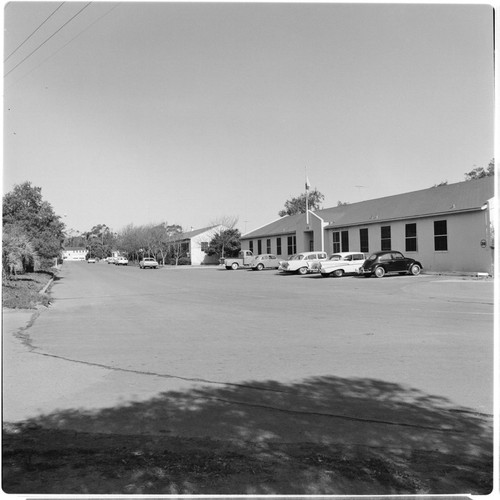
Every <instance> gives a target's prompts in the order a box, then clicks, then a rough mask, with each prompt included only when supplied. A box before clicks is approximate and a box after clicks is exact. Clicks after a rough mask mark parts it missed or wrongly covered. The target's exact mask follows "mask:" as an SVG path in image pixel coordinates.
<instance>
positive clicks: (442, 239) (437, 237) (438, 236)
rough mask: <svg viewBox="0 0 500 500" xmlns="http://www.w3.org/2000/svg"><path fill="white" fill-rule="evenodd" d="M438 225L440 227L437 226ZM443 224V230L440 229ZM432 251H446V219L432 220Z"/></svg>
mask: <svg viewBox="0 0 500 500" xmlns="http://www.w3.org/2000/svg"><path fill="white" fill-rule="evenodd" d="M438 225H440V226H441V227H438ZM443 226H444V232H437V231H442V230H443ZM434 251H435V252H447V251H448V221H447V219H441V220H435V221H434Z"/></svg>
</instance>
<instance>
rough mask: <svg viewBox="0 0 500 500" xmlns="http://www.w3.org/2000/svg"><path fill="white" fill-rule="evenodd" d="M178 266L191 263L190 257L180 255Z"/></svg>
mask: <svg viewBox="0 0 500 500" xmlns="http://www.w3.org/2000/svg"><path fill="white" fill-rule="evenodd" d="M178 264H179V266H190V265H191V259H190V258H189V257H181V258H180V259H179V263H178Z"/></svg>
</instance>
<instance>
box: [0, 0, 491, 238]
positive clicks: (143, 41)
mask: <svg viewBox="0 0 500 500" xmlns="http://www.w3.org/2000/svg"><path fill="white" fill-rule="evenodd" d="M4 28H5V39H4V61H5V62H4V104H3V115H4V122H3V132H4V140H3V149H4V151H3V153H4V169H3V192H4V193H6V192H9V191H11V190H12V188H13V187H14V185H16V184H20V183H22V182H25V181H30V182H31V183H32V184H33V185H35V186H38V187H41V188H42V195H43V198H44V199H45V200H46V201H48V202H50V203H51V204H52V206H53V208H54V210H55V212H56V213H57V214H58V215H61V217H62V219H63V221H64V222H65V224H66V226H67V229H68V231H77V232H82V231H87V230H89V229H90V228H92V227H93V226H95V225H97V224H106V225H107V226H108V227H110V228H112V229H113V230H114V231H117V232H119V231H120V230H121V229H123V228H124V227H125V226H127V225H128V224H134V225H142V224H150V223H161V222H167V223H168V224H179V225H181V226H182V227H183V228H184V229H185V230H186V231H188V230H190V229H191V228H194V229H197V228H202V227H206V226H210V225H213V224H215V223H218V222H220V221H221V220H224V219H227V218H228V217H237V218H238V228H239V229H240V230H241V231H242V232H243V233H245V232H248V231H251V230H254V229H256V228H258V227H260V226H262V225H264V224H267V223H269V222H272V221H273V220H275V219H277V218H278V212H279V210H280V209H282V208H283V206H284V203H285V201H286V200H287V199H289V198H291V197H294V196H298V195H299V194H300V193H303V192H304V190H305V188H304V183H305V178H306V176H307V177H308V179H309V181H310V184H311V186H312V188H317V189H318V190H319V191H320V192H321V193H323V195H324V196H325V199H324V202H323V207H324V208H327V207H332V206H336V205H337V203H338V201H342V202H350V203H354V202H357V201H363V200H367V199H373V198H379V197H383V196H389V195H393V194H399V193H404V192H410V191H415V190H419V189H425V188H428V187H431V186H433V185H435V184H437V183H440V182H441V181H445V180H446V181H448V182H449V183H453V182H460V181H463V180H464V179H465V176H464V174H465V172H469V171H470V170H472V169H473V168H475V167H487V165H488V163H489V161H490V160H491V159H492V158H493V157H494V137H493V125H494V61H493V9H492V7H491V6H488V5H477V4H472V5H466V4H442V5H435V4H414V5H410V4H405V3H403V4H356V3H351V4H349V3H343V4H342V3H317V4H308V3H287V4H284V3H254V4H250V3H235V4H233V3H168V2H166V3H163V2H154V3H143V2H138V3H136V2H123V3H113V2H106V3H103V2H95V3H84V2H65V3H64V2H63V3H61V2H23V3H16V2H11V3H8V4H6V5H5V6H4Z"/></svg>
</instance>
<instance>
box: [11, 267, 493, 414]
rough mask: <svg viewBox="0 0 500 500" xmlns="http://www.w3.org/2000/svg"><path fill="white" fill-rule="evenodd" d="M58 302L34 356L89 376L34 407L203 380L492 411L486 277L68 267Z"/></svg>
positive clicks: (35, 329)
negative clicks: (330, 385) (373, 391)
mask: <svg viewBox="0 0 500 500" xmlns="http://www.w3.org/2000/svg"><path fill="white" fill-rule="evenodd" d="M52 296H53V303H52V306H51V307H50V308H49V309H48V310H46V311H43V312H42V313H41V314H40V315H39V316H38V317H37V319H36V321H35V322H34V324H33V325H32V326H31V328H30V329H29V342H30V345H31V346H32V348H34V350H32V351H31V355H32V356H35V355H43V356H45V357H53V359H59V360H60V361H61V362H62V361H64V360H66V363H69V364H71V366H72V367H73V368H75V367H76V366H79V367H80V368H82V369H83V368H85V369H86V370H90V374H89V376H87V377H85V378H84V380H83V381H80V382H79V383H77V384H76V386H77V387H78V386H79V384H80V385H81V386H82V387H80V388H79V391H80V392H79V393H78V398H79V399H78V401H72V400H71V397H69V398H68V397H66V395H58V394H54V395H53V396H52V397H47V399H46V400H44V401H35V402H33V401H31V403H33V404H30V405H28V406H30V408H31V410H29V411H35V408H39V409H40V411H41V410H42V409H43V410H45V409H47V408H48V406H50V405H51V400H52V399H53V398H55V400H54V402H53V404H55V403H57V404H60V403H61V402H62V403H64V405H67V406H71V405H73V404H78V405H79V406H82V405H83V406H86V405H88V406H90V407H95V406H103V405H105V404H108V403H110V402H117V401H122V402H123V401H128V400H136V399H144V398H147V397H151V396H153V395H154V394H156V393H157V392H159V391H162V390H170V389H172V390H178V389H180V390H182V389H186V388H187V387H190V386H191V384H195V383H200V381H201V382H206V383H208V384H215V385H220V384H228V383H229V384H242V383H246V382H249V381H251V382H252V383H253V382H259V383H270V382H273V381H274V382H279V383H283V384H293V383H300V382H302V381H304V380H307V379H310V378H312V377H341V378H343V379H360V380H363V379H364V380H377V381H383V382H386V383H391V384H398V386H400V387H401V388H405V389H407V390H408V391H409V393H410V392H411V391H421V392H422V394H426V395H428V396H429V397H435V398H440V401H441V403H443V404H446V405H448V406H450V407H455V408H465V409H473V410H475V411H479V412H483V413H488V414H491V413H492V406H493V380H492V379H493V376H492V370H493V348H492V347H493V283H492V281H488V280H476V279H468V278H461V277H455V278H452V277H437V276H428V275H420V276H417V277H414V276H393V277H390V276H388V277H384V278H382V279H377V278H370V279H365V278H358V277H343V278H327V279H325V278H321V277H320V276H319V275H307V276H297V275H283V274H280V273H277V272H276V271H261V272H254V271H248V270H238V271H226V270H225V269H219V268H209V269H203V268H202V269H188V268H178V269H167V268H165V269H160V270H139V269H138V268H136V267H131V266H129V267H116V266H110V265H106V264H102V263H101V264H97V265H87V264H84V263H67V264H65V266H63V269H62V271H61V274H60V279H59V280H58V281H57V282H56V283H55V284H54V286H53V289H52ZM68 366H69V365H68ZM122 377H126V378H127V383H126V384H125V383H122V382H123V381H122ZM115 378H116V380H114V379H115ZM87 379H88V381H89V383H88V386H89V387H87V386H86V383H85V381H86V380H87ZM131 379H133V383H131V382H130V380H131ZM111 381H112V383H111ZM90 387H91V388H92V390H87V389H89V388H90ZM107 392H110V394H107ZM42 393H43V391H42ZM36 398H37V397H36V395H34V399H36ZM86 398H87V399H86ZM13 403H15V401H13ZM25 405H26V403H25ZM37 405H38V406H37ZM6 411H7V412H9V407H8V406H7V407H6ZM27 411H28V410H27ZM13 413H14V414H15V413H16V412H13ZM22 413H23V412H21V414H22Z"/></svg>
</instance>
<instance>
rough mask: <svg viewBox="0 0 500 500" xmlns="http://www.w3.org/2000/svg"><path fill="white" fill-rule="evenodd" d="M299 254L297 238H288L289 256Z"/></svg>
mask: <svg viewBox="0 0 500 500" xmlns="http://www.w3.org/2000/svg"><path fill="white" fill-rule="evenodd" d="M294 253H297V238H296V237H295V236H289V237H288V255H293V254H294Z"/></svg>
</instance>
